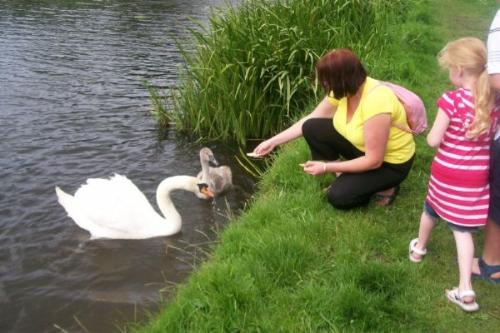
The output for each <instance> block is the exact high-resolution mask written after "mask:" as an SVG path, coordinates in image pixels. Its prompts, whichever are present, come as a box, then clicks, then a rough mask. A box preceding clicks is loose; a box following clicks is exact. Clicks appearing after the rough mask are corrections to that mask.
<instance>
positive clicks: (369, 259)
mask: <svg viewBox="0 0 500 333" xmlns="http://www.w3.org/2000/svg"><path fill="white" fill-rule="evenodd" d="M484 3H485V5H484V6H483V7H480V6H474V5H471V4H470V3H468V2H467V1H463V0H454V1H452V0H445V1H440V2H431V3H430V7H428V8H427V10H425V11H422V10H421V8H420V9H419V10H420V12H419V14H418V15H420V16H421V19H420V21H419V22H418V24H422V22H423V20H422V16H424V21H425V20H426V19H425V16H426V15H427V16H428V19H427V20H428V23H427V24H428V26H427V27H426V29H422V28H421V27H420V28H419V29H418V31H419V33H420V35H417V36H415V37H416V38H420V43H421V44H422V48H421V49H408V50H405V52H404V54H403V52H397V51H396V52H395V54H394V57H393V61H394V62H395V66H394V68H395V69H396V70H398V69H399V70H404V69H403V68H404V67H408V66H410V67H411V66H415V67H416V68H417V70H418V71H419V72H420V75H419V76H418V78H417V79H415V80H413V82H412V83H411V84H410V85H409V87H410V88H411V89H412V90H414V91H416V92H418V93H419V94H420V95H422V97H423V98H424V101H425V102H426V106H427V107H428V111H429V120H430V122H432V120H433V118H434V114H435V110H434V100H435V99H436V98H437V97H438V96H439V94H440V93H441V92H443V91H445V90H446V89H448V88H449V85H448V82H447V77H446V74H445V73H442V72H439V69H438V67H437V64H436V61H435V54H436V52H437V50H439V48H441V47H442V46H443V45H444V43H445V41H446V40H448V39H451V38H456V37H460V36H463V35H465V34H472V35H476V36H478V37H481V38H482V39H483V40H484V39H485V35H484V34H485V32H486V28H487V26H488V24H489V22H490V21H491V18H492V15H493V14H494V9H495V8H496V5H495V2H494V1H489V2H484ZM413 9H415V8H413ZM464 13H466V14H464ZM476 19H477V25H475V24H471V23H474V22H476ZM464 21H467V22H468V24H467V26H468V27H470V29H464V26H465V24H461V23H463V22H464ZM405 24H406V25H411V24H417V23H416V22H413V23H412V22H406V23H405ZM396 46H397V45H396ZM399 46H401V45H399ZM396 48H397V47H396ZM422 51H424V52H422ZM430 51H433V53H431V52H430ZM427 53H428V54H427ZM403 64H406V66H403ZM417 150H418V152H419V154H418V156H417V159H416V162H415V165H414V167H413V170H412V172H411V174H410V176H409V178H408V180H407V181H405V182H404V183H403V185H402V190H401V194H400V196H399V197H398V198H397V199H396V201H395V203H394V204H393V205H392V206H390V207H387V208H380V207H376V206H375V205H370V206H368V207H366V208H362V209H359V210H355V211H349V212H342V211H337V210H334V209H332V208H331V207H330V206H329V205H328V203H327V202H326V200H325V198H324V195H323V194H322V192H321V189H322V188H323V187H325V186H327V184H328V182H329V181H330V180H331V177H321V178H318V179H317V180H311V178H310V177H309V176H307V175H304V174H302V173H301V172H300V170H299V169H298V166H297V165H298V163H301V162H303V161H304V160H306V159H308V152H307V147H306V146H305V144H304V142H303V140H297V141H296V142H293V143H290V144H287V145H286V146H285V147H283V148H282V149H280V150H279V152H278V153H277V155H276V156H275V160H274V162H273V166H272V167H271V168H270V169H269V170H268V171H267V173H266V174H265V175H264V177H263V179H262V181H261V184H260V190H259V192H258V193H257V194H256V196H255V198H254V199H253V200H252V202H251V203H250V208H249V209H248V210H247V211H245V212H244V213H243V215H242V216H240V217H239V218H237V219H234V220H232V221H231V222H230V225H229V226H228V228H227V229H226V230H225V231H224V232H222V234H221V235H220V240H219V244H218V245H217V246H216V247H215V248H214V249H213V251H212V254H211V256H210V258H209V259H208V260H207V261H206V262H205V263H203V264H202V265H201V267H199V269H198V270H197V271H195V272H193V275H192V276H191V277H190V278H189V279H188V281H187V282H186V283H185V284H183V285H181V286H179V288H178V290H177V295H176V296H175V298H174V299H173V300H171V301H170V302H167V303H166V304H165V305H164V306H162V308H163V310H162V311H161V312H160V313H159V314H156V315H154V316H153V317H152V318H151V322H149V323H148V324H146V326H142V327H135V328H133V329H134V330H137V331H141V332H142V331H143V332H171V331H172V332H174V331H175V332H197V331H199V332H202V331H263V332H268V331H269V332H275V331H301V332H302V331H304V332H307V331H437V332H440V331H458V330H460V331H466V330H470V331H484V330H486V331H494V328H497V327H498V325H499V324H500V310H499V309H498V299H500V290H499V288H495V287H493V286H491V285H489V284H487V283H484V282H475V284H474V288H475V290H476V292H477V293H478V301H479V304H480V305H481V308H482V309H481V311H480V312H478V313H476V314H471V315H466V314H464V313H463V312H461V311H460V310H459V309H457V308H456V306H454V305H451V304H450V303H449V302H448V301H447V300H446V299H445V297H444V288H449V287H452V286H453V285H455V284H456V282H457V278H458V273H457V267H456V263H455V256H456V254H455V248H454V241H453V237H452V235H451V233H450V232H449V231H448V230H446V228H445V227H444V226H440V227H438V228H437V229H436V231H435V233H434V234H433V236H432V239H431V243H430V244H429V255H428V256H427V257H426V259H425V261H424V262H423V263H422V264H420V265H415V264H412V263H410V262H409V261H408V259H407V243H408V242H409V240H410V239H411V238H413V237H415V236H416V233H417V231H418V220H419V216H420V212H421V206H422V202H423V198H424V196H425V192H426V185H427V179H428V168H429V165H430V161H431V159H432V156H433V151H432V150H431V149H430V148H428V147H426V145H425V143H424V140H423V138H422V137H419V138H417ZM476 241H477V242H476V253H479V251H480V249H481V247H482V237H481V236H480V237H477V238H476ZM457 319H459V320H457Z"/></svg>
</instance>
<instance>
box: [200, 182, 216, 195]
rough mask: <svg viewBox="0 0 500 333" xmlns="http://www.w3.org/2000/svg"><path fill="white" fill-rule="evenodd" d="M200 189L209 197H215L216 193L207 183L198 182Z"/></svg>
mask: <svg viewBox="0 0 500 333" xmlns="http://www.w3.org/2000/svg"><path fill="white" fill-rule="evenodd" d="M198 189H199V190H200V192H201V193H203V194H205V195H206V196H208V197H209V198H213V197H214V194H213V193H212V191H210V190H209V189H208V185H207V183H198Z"/></svg>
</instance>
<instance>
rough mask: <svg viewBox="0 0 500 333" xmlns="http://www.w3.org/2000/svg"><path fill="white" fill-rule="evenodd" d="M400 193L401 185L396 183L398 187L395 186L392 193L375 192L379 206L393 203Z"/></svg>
mask: <svg viewBox="0 0 500 333" xmlns="http://www.w3.org/2000/svg"><path fill="white" fill-rule="evenodd" d="M398 194H399V185H396V187H394V191H393V192H392V194H382V193H380V192H379V193H375V194H374V198H375V202H376V203H377V205H378V206H381V207H384V206H389V205H390V204H392V202H393V201H394V199H396V197H397V196H398Z"/></svg>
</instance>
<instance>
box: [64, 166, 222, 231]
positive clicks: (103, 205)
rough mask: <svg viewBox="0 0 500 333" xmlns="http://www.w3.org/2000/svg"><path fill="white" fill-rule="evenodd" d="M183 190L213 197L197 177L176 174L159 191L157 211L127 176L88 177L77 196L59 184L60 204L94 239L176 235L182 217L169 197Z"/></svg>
mask: <svg viewBox="0 0 500 333" xmlns="http://www.w3.org/2000/svg"><path fill="white" fill-rule="evenodd" d="M177 189H182V190H186V191H190V192H193V193H196V194H198V193H199V194H200V195H201V197H205V196H209V197H213V194H212V193H211V192H210V191H208V186H207V184H203V183H201V182H200V180H199V179H198V178H196V177H191V176H174V177H170V178H166V179H164V180H163V181H162V182H161V183H160V184H159V185H158V188H157V190H156V201H157V203H158V206H159V208H160V211H161V212H162V213H163V216H161V215H160V214H158V213H157V212H156V211H155V209H154V208H153V207H152V206H151V204H150V203H149V202H148V200H147V199H146V196H145V195H144V194H143V193H142V192H141V191H140V190H139V189H138V188H137V186H135V185H134V183H132V182H131V181H130V180H129V179H128V178H127V177H124V176H121V175H117V174H115V175H114V176H113V177H111V178H110V179H102V178H93V179H87V183H86V184H83V185H82V186H80V188H79V189H78V190H77V191H76V193H75V195H74V196H72V195H69V194H67V193H65V192H64V191H63V190H61V189H60V188H59V187H57V186H56V194H57V198H58V201H59V203H60V204H61V205H62V206H63V207H64V209H65V210H66V212H67V213H68V215H69V216H70V217H71V218H72V219H73V220H74V221H75V223H76V224H77V225H78V226H79V227H80V228H82V229H85V230H87V231H88V232H90V236H91V238H92V239H95V238H114V239H144V238H151V237H158V236H168V235H173V234H175V233H177V232H179V231H180V230H181V225H182V219H181V216H180V215H179V213H178V212H177V210H176V209H175V206H174V204H173V203H172V201H171V199H170V192H171V191H173V190H177Z"/></svg>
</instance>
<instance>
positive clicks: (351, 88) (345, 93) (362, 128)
mask: <svg viewBox="0 0 500 333" xmlns="http://www.w3.org/2000/svg"><path fill="white" fill-rule="evenodd" d="M316 72H317V77H318V80H319V82H320V83H321V85H322V87H323V89H324V90H325V93H326V97H325V98H324V99H323V100H322V101H321V102H320V103H319V104H318V105H317V106H316V108H315V109H314V110H313V111H312V112H311V113H310V114H309V115H307V116H305V117H303V118H302V119H300V120H299V121H298V122H296V123H295V124H293V125H292V126H291V127H289V128H288V129H286V130H284V131H282V132H281V133H278V134H277V135H275V136H273V137H271V138H270V139H268V140H266V141H264V142H262V143H261V144H259V145H258V146H257V147H256V148H255V149H254V151H253V153H254V154H255V155H256V156H263V155H266V154H268V153H269V152H271V151H272V150H273V149H274V148H275V147H276V146H279V145H281V144H283V143H286V142H288V141H291V140H293V139H296V138H298V137H300V136H302V135H303V136H304V138H305V140H306V141H307V144H308V145H309V148H310V150H311V154H312V161H307V162H306V163H305V164H304V166H303V168H304V172H306V173H308V174H311V175H321V174H324V173H335V174H336V175H337V177H336V179H335V180H334V181H333V183H332V184H331V186H330V187H329V189H328V192H327V196H328V200H329V202H330V203H331V204H332V205H333V206H334V207H336V208H341V209H349V208H353V207H357V206H361V205H365V204H367V203H368V202H369V200H370V198H371V197H372V196H374V195H376V197H377V199H378V200H377V202H378V204H379V205H388V204H390V203H391V202H392V201H393V200H394V198H395V197H396V195H397V194H398V191H399V184H400V183H401V182H402V181H403V180H404V179H406V177H407V175H408V173H409V171H410V169H411V166H412V164H413V159H414V154H415V143H414V141H413V136H412V134H411V133H408V132H407V131H404V130H402V129H400V128H399V127H401V126H403V127H407V119H406V113H405V109H404V107H403V105H402V104H401V103H400V101H399V100H398V98H397V97H396V95H395V94H394V93H393V92H392V90H391V89H390V88H388V87H385V86H381V85H379V82H378V81H377V80H375V79H373V78H371V77H368V76H367V74H366V71H365V69H364V67H363V65H362V64H361V62H360V61H359V59H358V58H357V57H356V55H355V54H354V53H353V52H352V51H351V50H348V49H338V50H333V51H330V52H328V53H327V54H326V55H324V56H323V57H321V58H320V59H319V62H318V63H317V65H316ZM374 88H376V89H374ZM395 124H399V125H401V126H394V125H395ZM341 158H343V160H341Z"/></svg>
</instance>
